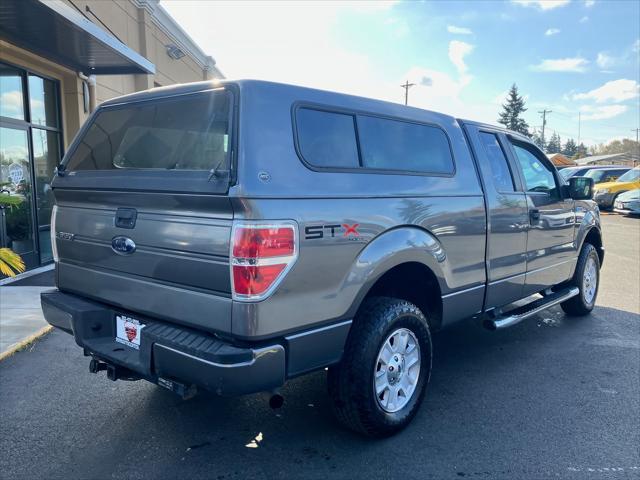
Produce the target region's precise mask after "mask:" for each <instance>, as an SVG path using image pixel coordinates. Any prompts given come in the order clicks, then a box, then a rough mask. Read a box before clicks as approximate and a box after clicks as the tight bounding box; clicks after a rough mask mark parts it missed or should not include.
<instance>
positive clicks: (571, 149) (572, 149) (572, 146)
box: [562, 138, 578, 158]
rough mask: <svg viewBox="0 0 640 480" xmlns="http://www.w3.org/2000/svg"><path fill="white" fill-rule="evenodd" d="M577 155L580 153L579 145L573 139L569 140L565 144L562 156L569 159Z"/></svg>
mask: <svg viewBox="0 0 640 480" xmlns="http://www.w3.org/2000/svg"><path fill="white" fill-rule="evenodd" d="M576 153H578V145H576V142H575V140H574V139H573V138H570V139H569V140H567V141H566V142H565V144H564V148H563V149H562V154H563V155H565V156H566V157H568V158H571V157H573V156H574V155H575V154H576Z"/></svg>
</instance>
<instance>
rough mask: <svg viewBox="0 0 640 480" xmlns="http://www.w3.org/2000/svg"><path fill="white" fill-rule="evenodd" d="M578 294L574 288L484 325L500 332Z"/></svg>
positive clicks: (490, 320) (492, 319) (544, 298)
mask: <svg viewBox="0 0 640 480" xmlns="http://www.w3.org/2000/svg"><path fill="white" fill-rule="evenodd" d="M578 293H580V290H578V288H577V287H572V288H569V289H566V290H562V291H560V292H556V293H552V294H551V295H547V296H546V297H542V298H540V299H538V300H536V301H534V302H531V303H528V304H526V305H524V306H522V307H519V308H516V309H515V310H512V311H511V312H507V314H506V315H504V316H500V317H496V318H487V319H485V320H484V322H483V323H482V324H483V325H484V327H485V328H487V329H489V330H499V329H502V328H507V327H511V326H513V325H515V324H517V323H520V322H521V321H523V320H525V319H527V318H529V317H533V316H534V315H536V314H537V313H540V312H542V311H543V310H546V309H547V308H550V307H553V306H554V305H558V304H559V303H562V302H564V301H565V300H569V299H570V298H571V297H575V296H576V295H578Z"/></svg>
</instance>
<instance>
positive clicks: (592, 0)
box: [584, 0, 596, 8]
mask: <svg viewBox="0 0 640 480" xmlns="http://www.w3.org/2000/svg"><path fill="white" fill-rule="evenodd" d="M595 4H596V0H584V6H585V7H587V8H589V7H593V6H594V5H595Z"/></svg>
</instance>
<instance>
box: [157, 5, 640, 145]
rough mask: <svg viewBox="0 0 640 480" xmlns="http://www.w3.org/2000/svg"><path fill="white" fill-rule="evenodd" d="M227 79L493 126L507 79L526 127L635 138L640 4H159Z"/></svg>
mask: <svg viewBox="0 0 640 480" xmlns="http://www.w3.org/2000/svg"><path fill="white" fill-rule="evenodd" d="M161 4H162V6H164V7H165V8H166V9H167V10H168V11H169V13H170V14H171V15H172V16H173V17H174V18H175V19H176V20H177V21H178V22H179V23H180V25H181V26H182V27H183V28H184V29H185V30H186V31H187V32H188V33H189V35H190V36H191V37H192V38H193V39H194V40H195V41H196V42H197V43H198V44H199V45H200V46H201V47H202V49H203V50H204V51H205V52H207V53H208V54H210V55H212V56H213V57H214V58H215V59H216V61H217V64H218V67H219V68H220V69H221V70H222V71H223V72H224V74H225V75H226V76H227V77H228V78H261V79H267V80H274V81H283V82H287V83H293V84H299V85H306V86H311V87H317V88H324V89H328V90H336V91H342V92H346V93H352V94H357V95H364V96H369V97H374V98H380V99H383V100H389V101H395V102H401V101H403V98H404V97H403V95H404V93H403V89H401V88H400V84H401V83H402V82H404V81H405V80H409V81H410V82H413V83H416V84H417V85H416V86H415V87H413V88H412V89H411V90H410V93H409V103H410V104H411V105H414V106H417V107H421V108H427V109H432V110H437V111H442V112H445V113H450V114H453V115H456V116H461V117H465V118H471V119H476V120H481V121H486V122H490V123H495V121H496V118H497V114H498V111H499V110H500V103H501V102H502V101H503V99H504V96H505V94H506V91H507V90H508V88H509V87H510V86H511V84H512V83H513V82H515V83H517V85H518V87H519V89H520V92H521V93H522V94H523V95H525V98H526V99H527V106H528V107H529V111H528V112H527V113H526V114H525V118H526V120H527V121H528V122H529V125H530V126H531V127H539V126H540V125H541V123H542V120H541V118H540V115H539V114H538V113H537V112H538V111H539V110H542V109H543V108H546V109H548V110H552V111H553V113H551V114H549V115H548V117H547V118H548V123H547V128H548V131H557V132H558V133H559V134H560V135H561V137H562V138H563V139H566V138H567V137H570V136H571V137H573V138H575V139H577V138H578V113H579V112H581V117H582V121H581V131H580V138H581V140H582V141H584V142H585V143H586V144H588V145H592V144H595V143H602V142H607V141H609V140H611V139H615V138H622V137H635V133H634V132H632V131H631V130H632V129H635V128H638V126H640V125H639V121H640V120H639V117H640V106H639V97H638V95H639V86H638V82H639V81H640V78H639V76H640V60H639V58H640V57H639V55H640V52H639V50H640V22H639V20H638V19H639V18H640V2H637V1H634V0H628V1H627V0H622V1H613V0H595V1H592V0H572V1H567V0H557V1H549V2H547V1H544V0H543V1H537V0H515V1H504V2H499V1H475V2H466V1H437V2H429V1H426V2H425V1H422V2H421V1H407V2H393V1H390V2H375V3H367V2H353V3H338V2H325V3H314V2H304V3H302V2H301V3H293V2H284V3H277V2H276V3H271V2H269V3H267V2H263V3H250V2H234V3H225V2H203V1H191V2H189V1H186V2H185V1H167V0H163V1H162V3H161Z"/></svg>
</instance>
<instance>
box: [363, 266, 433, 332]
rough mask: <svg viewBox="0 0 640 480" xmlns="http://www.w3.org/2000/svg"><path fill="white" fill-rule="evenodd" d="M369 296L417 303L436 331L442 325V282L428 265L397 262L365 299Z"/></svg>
mask: <svg viewBox="0 0 640 480" xmlns="http://www.w3.org/2000/svg"><path fill="white" fill-rule="evenodd" d="M370 297H394V298H401V299H403V300H407V301H409V302H411V303H413V304H414V305H416V306H417V307H418V308H419V309H420V310H421V311H422V313H424V314H425V316H426V317H427V320H428V321H429V326H430V327H431V328H432V329H434V330H437V329H438V328H439V327H440V325H441V324H442V297H441V294H440V285H439V284H438V279H437V278H436V276H435V274H434V273H433V272H432V271H431V269H429V267H427V266H425V265H423V264H421V263H416V262H409V263H403V264H401V265H397V266H395V267H394V268H392V269H391V270H389V271H388V272H386V273H385V274H384V275H382V277H380V278H379V279H378V280H377V281H376V283H375V284H374V285H373V287H371V289H370V290H369V292H368V293H367V296H366V297H365V300H366V299H367V298H370Z"/></svg>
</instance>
